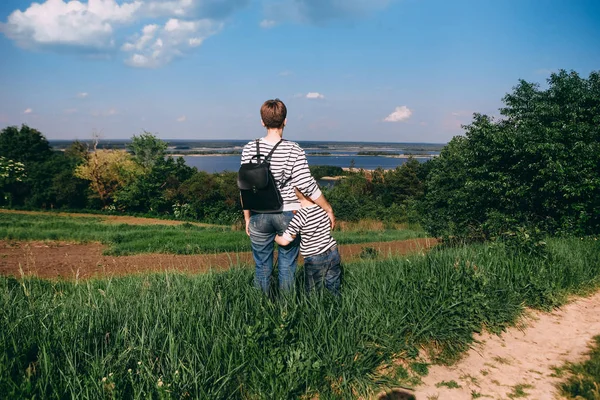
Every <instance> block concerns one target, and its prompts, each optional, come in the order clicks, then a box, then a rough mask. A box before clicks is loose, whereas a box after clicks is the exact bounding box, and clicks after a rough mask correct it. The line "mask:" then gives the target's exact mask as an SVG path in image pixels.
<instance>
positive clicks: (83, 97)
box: [77, 92, 89, 99]
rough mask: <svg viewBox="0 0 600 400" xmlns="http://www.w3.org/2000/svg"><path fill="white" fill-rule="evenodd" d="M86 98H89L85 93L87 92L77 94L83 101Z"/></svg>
mask: <svg viewBox="0 0 600 400" xmlns="http://www.w3.org/2000/svg"><path fill="white" fill-rule="evenodd" d="M88 96H89V93H87V92H80V93H77V97H79V98H80V99H85V98H86V97H88Z"/></svg>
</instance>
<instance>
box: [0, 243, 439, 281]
mask: <svg viewBox="0 0 600 400" xmlns="http://www.w3.org/2000/svg"><path fill="white" fill-rule="evenodd" d="M436 243H437V241H436V240H435V239H411V240H402V241H395V242H380V243H361V244H351V245H341V246H339V248H340V254H341V256H342V260H343V261H350V260H352V259H356V258H358V257H359V256H360V254H361V252H362V251H363V249H364V248H366V247H369V248H373V249H375V250H377V251H378V252H379V254H380V255H381V256H386V255H388V254H408V253H415V252H418V251H423V250H425V249H428V248H430V247H432V246H434V245H435V244H436ZM104 249H105V246H104V245H102V244H100V243H91V244H77V243H67V242H50V241H30V242H20V241H6V240H0V274H2V275H13V276H17V277H18V276H21V274H24V275H34V276H38V277H40V278H49V279H53V278H62V279H84V278H91V277H102V276H119V275H121V276H122V275H128V274H135V273H142V272H160V271H168V270H176V271H181V272H189V273H203V272H207V271H210V270H216V271H222V270H226V269H228V268H230V267H231V266H232V265H240V266H252V265H253V260H252V255H251V253H249V252H244V253H218V254H198V255H174V254H156V253H153V254H137V255H132V256H120V257H115V256H105V255H103V254H102V252H103V250H104ZM300 262H302V260H300Z"/></svg>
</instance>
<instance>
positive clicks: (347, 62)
mask: <svg viewBox="0 0 600 400" xmlns="http://www.w3.org/2000/svg"><path fill="white" fill-rule="evenodd" d="M599 43H600V2H599V1H596V0H537V1H534V0H493V1H492V0H455V1H447V0H80V1H66V0H38V3H37V4H36V3H31V2H30V1H24V0H2V2H0V54H1V59H0V60H1V61H0V87H1V88H2V89H1V91H0V127H4V126H8V125H20V124H22V123H26V124H28V125H29V126H32V127H34V128H37V129H38V130H40V131H41V132H42V133H44V134H45V135H46V137H47V138H49V139H74V138H78V139H88V138H91V137H92V135H93V134H94V133H96V134H98V135H99V136H100V137H101V138H104V139H117V138H129V137H131V136H132V135H135V134H139V133H141V132H142V131H143V130H147V131H150V132H154V133H156V134H157V135H158V136H159V137H161V138H163V139H175V138H182V139H251V138H254V137H258V136H260V135H261V134H262V133H263V131H262V127H261V126H260V115H259V109H260V105H261V104H262V102H263V101H264V100H266V99H270V98H275V97H279V98H281V99H282V100H283V101H284V102H285V103H286V105H287V106H288V125H287V127H286V131H285V135H286V138H288V139H294V140H336V141H344V140H359V141H360V140H362V141H387V142H435V143H440V142H447V141H448V140H450V139H451V138H452V137H453V136H454V135H457V134H461V132H462V130H461V128H460V125H461V124H464V123H468V122H469V121H470V120H471V115H472V113H473V112H481V113H486V114H489V115H498V108H499V107H500V106H501V99H502V97H503V96H504V95H505V94H506V93H507V92H509V91H511V88H512V87H513V86H515V85H516V84H517V83H518V80H519V79H525V80H527V81H534V82H540V83H541V84H542V85H543V84H544V82H545V80H546V78H548V76H549V74H550V72H551V71H556V70H558V69H560V68H564V69H567V70H575V71H577V72H578V73H580V74H581V75H583V76H586V77H587V76H588V74H589V73H590V72H591V71H593V70H598V69H600V45H599Z"/></svg>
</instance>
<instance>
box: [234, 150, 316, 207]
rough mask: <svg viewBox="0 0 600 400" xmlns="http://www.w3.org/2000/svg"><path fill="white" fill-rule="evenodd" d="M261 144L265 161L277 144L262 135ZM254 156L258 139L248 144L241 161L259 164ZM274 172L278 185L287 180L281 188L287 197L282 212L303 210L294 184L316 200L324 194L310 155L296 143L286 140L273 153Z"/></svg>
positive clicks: (272, 164) (284, 196)
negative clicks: (310, 160) (313, 173)
mask: <svg viewBox="0 0 600 400" xmlns="http://www.w3.org/2000/svg"><path fill="white" fill-rule="evenodd" d="M259 143H260V155H261V160H263V159H264V158H263V157H266V156H267V155H268V154H269V152H270V151H271V149H272V148H273V146H274V145H275V143H269V142H267V141H266V140H265V139H264V138H261V139H260V140H259ZM254 155H256V141H255V140H253V141H251V142H248V143H247V144H246V145H245V146H244V149H243V150H242V160H241V161H242V162H241V163H242V164H247V163H249V162H254V163H256V162H257V159H256V158H252V156H254ZM271 173H272V174H273V178H275V181H276V183H277V187H279V185H280V184H281V183H283V182H286V181H287V182H286V184H285V186H284V187H283V188H280V190H279V191H280V193H281V197H282V198H283V210H282V211H290V210H298V209H300V202H299V201H298V198H297V197H296V193H295V192H294V187H297V188H298V190H300V192H302V193H303V194H304V195H305V196H306V197H310V198H311V199H312V200H315V199H317V198H319V197H320V196H321V190H320V189H319V186H318V185H317V182H316V181H315V179H314V178H313V177H312V175H311V174H310V170H309V169H308V162H307V161H306V154H305V153H304V150H303V149H302V148H301V147H300V146H299V145H298V143H296V142H292V141H289V140H284V141H283V142H281V143H280V144H279V146H277V148H276V149H275V152H274V153H273V155H272V156H271ZM290 178H291V179H290Z"/></svg>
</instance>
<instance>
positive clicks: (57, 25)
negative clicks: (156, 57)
mask: <svg viewBox="0 0 600 400" xmlns="http://www.w3.org/2000/svg"><path fill="white" fill-rule="evenodd" d="M141 5H142V1H140V0H135V1H129V2H124V3H122V4H119V3H117V1H116V0H89V1H88V2H87V3H83V2H80V1H67V2H65V1H63V0H46V1H45V2H44V3H41V4H40V3H33V4H31V6H29V8H27V9H26V10H25V11H20V10H16V11H14V12H12V13H11V14H10V15H9V16H8V20H7V22H6V23H3V24H0V31H2V32H3V33H4V34H5V35H6V36H8V37H9V38H11V39H13V40H15V41H16V42H17V44H18V45H20V46H22V47H26V48H30V47H39V46H41V45H51V46H56V45H62V46H76V47H88V48H95V49H102V48H108V47H111V46H112V45H113V44H114V40H113V39H112V35H113V30H114V25H115V24H123V23H128V22H131V21H133V20H134V18H135V13H136V12H137V10H138V9H139V8H140V7H141Z"/></svg>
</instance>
